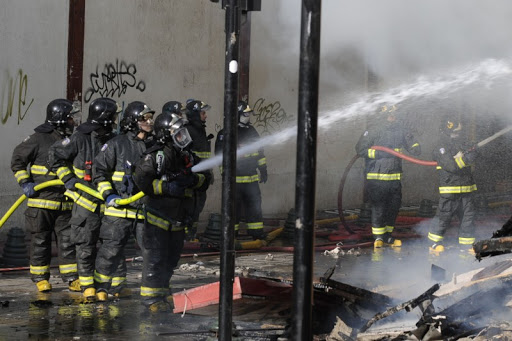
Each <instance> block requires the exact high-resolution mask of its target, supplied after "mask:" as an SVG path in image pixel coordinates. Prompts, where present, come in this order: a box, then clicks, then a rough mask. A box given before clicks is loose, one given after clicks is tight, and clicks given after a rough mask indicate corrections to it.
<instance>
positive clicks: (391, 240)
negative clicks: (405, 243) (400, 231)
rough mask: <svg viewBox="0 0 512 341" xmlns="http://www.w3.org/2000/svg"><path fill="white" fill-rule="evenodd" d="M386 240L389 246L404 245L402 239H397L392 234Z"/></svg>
mask: <svg viewBox="0 0 512 341" xmlns="http://www.w3.org/2000/svg"><path fill="white" fill-rule="evenodd" d="M384 242H385V243H386V245H388V246H391V247H401V246H402V241H401V240H400V239H395V238H393V237H391V236H389V237H387V238H386V239H385V240H384Z"/></svg>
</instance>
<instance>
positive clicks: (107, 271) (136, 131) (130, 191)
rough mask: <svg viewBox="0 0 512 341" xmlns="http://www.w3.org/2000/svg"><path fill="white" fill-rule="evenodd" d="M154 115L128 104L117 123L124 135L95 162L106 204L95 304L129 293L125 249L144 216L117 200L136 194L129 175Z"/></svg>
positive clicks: (109, 144) (142, 149)
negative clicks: (119, 121)
mask: <svg viewBox="0 0 512 341" xmlns="http://www.w3.org/2000/svg"><path fill="white" fill-rule="evenodd" d="M154 113H155V112H154V110H151V109H150V108H149V107H148V106H147V105H146V104H145V103H143V102H140V101H135V102H131V103H130V104H128V105H127V106H126V108H125V110H124V113H123V118H122V120H121V123H120V125H121V130H122V131H124V133H123V134H121V135H118V136H116V137H114V138H113V139H111V140H109V141H108V142H107V143H106V144H105V145H104V146H103V147H102V148H101V150H100V152H99V153H98V155H97V156H96V159H95V162H94V163H95V165H96V172H95V175H94V179H93V182H94V184H95V185H96V187H97V189H98V192H99V193H100V194H101V195H102V196H103V198H104V199H105V204H106V208H105V215H104V216H103V218H102V219H101V228H100V239H101V241H102V244H101V246H100V247H99V248H98V254H97V256H96V270H95V273H94V282H95V286H96V299H97V300H98V301H106V300H107V297H108V293H109V291H110V293H111V294H113V295H114V296H116V297H126V296H130V294H131V291H130V290H129V289H128V288H127V287H126V262H125V255H124V248H125V246H126V243H127V242H128V239H129V237H130V235H131V233H132V232H133V233H134V234H135V231H136V230H138V231H139V232H141V231H142V227H143V222H144V216H143V215H142V214H141V211H140V209H139V206H140V204H139V201H136V202H134V203H131V204H129V205H125V206H118V205H117V203H116V200H117V199H122V198H129V197H131V196H132V195H135V194H136V193H138V192H139V189H138V188H137V186H135V184H134V182H133V178H132V173H133V168H134V167H135V163H136V162H137V161H138V160H139V159H140V158H141V157H142V154H143V153H144V152H145V151H146V143H148V138H149V137H150V134H151V132H152V131H153V114H154Z"/></svg>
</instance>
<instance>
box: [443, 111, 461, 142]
mask: <svg viewBox="0 0 512 341" xmlns="http://www.w3.org/2000/svg"><path fill="white" fill-rule="evenodd" d="M439 129H440V130H441V131H442V132H443V133H445V134H446V135H449V136H451V137H457V136H459V133H460V131H461V130H462V125H461V123H460V120H459V119H458V118H457V116H456V115H446V116H444V117H443V118H442V119H441V125H440V126H439Z"/></svg>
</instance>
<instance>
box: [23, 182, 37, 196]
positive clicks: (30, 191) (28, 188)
mask: <svg viewBox="0 0 512 341" xmlns="http://www.w3.org/2000/svg"><path fill="white" fill-rule="evenodd" d="M35 185H36V184H35V183H33V182H25V183H24V184H22V185H21V188H22V189H23V194H25V196H26V197H27V198H33V197H35V196H36V193H37V192H36V190H35V189H34V186H35Z"/></svg>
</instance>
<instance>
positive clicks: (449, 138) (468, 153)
mask: <svg viewBox="0 0 512 341" xmlns="http://www.w3.org/2000/svg"><path fill="white" fill-rule="evenodd" d="M462 128H463V127H462V124H461V123H460V121H459V120H458V119H457V118H456V117H455V115H449V116H446V117H444V118H443V119H442V121H441V126H440V130H441V137H440V139H439V143H438V145H437V147H436V148H435V149H434V151H433V159H434V161H436V162H437V170H438V174H439V204H438V217H439V224H438V225H436V226H433V227H432V228H431V229H430V232H429V233H428V239H429V240H430V241H431V242H433V244H432V245H431V246H430V248H429V250H430V252H431V253H433V254H439V253H441V252H443V251H444V250H445V248H444V244H443V240H444V233H445V232H446V230H447V229H448V227H450V223H451V220H452V217H453V216H454V215H458V216H459V223H460V227H459V246H460V248H461V250H467V251H468V252H470V253H472V252H473V248H472V245H473V243H474V242H475V235H474V232H475V227H474V224H473V223H474V220H475V217H476V209H475V192H476V184H475V181H474V180H473V175H472V172H471V165H472V164H473V163H474V161H475V159H476V157H477V151H476V147H475V146H472V145H471V144H469V143H468V142H467V141H466V140H465V139H464V138H463V137H462V136H461V133H462V132H463V131H462Z"/></svg>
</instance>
